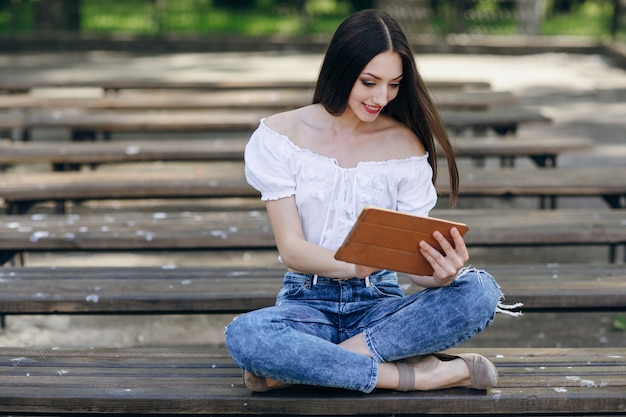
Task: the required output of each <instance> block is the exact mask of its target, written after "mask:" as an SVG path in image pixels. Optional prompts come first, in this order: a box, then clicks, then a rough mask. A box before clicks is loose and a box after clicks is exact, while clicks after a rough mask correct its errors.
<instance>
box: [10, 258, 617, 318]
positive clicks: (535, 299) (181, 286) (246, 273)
mask: <svg viewBox="0 0 626 417" xmlns="http://www.w3.org/2000/svg"><path fill="white" fill-rule="evenodd" d="M487 270H488V272H489V273H491V274H492V275H494V276H495V277H497V279H498V283H499V284H500V286H501V287H502V291H503V292H504V293H505V294H506V299H507V300H511V301H515V302H516V303H517V302H520V303H523V304H524V305H523V308H522V310H523V311H524V313H531V312H559V311H566V312H569V311H595V312H598V311H626V266H625V265H623V264H540V265H539V264H502V265H489V266H488V267H487ZM284 272H285V268H281V267H270V266H268V267H248V268H246V267H239V266H235V267H208V266H206V267H176V266H163V267H105V266H102V267H8V266H7V267H4V268H0V283H1V284H2V291H1V292H0V316H8V315H16V314H240V313H245V312H247V311H251V310H255V309H258V308H263V307H268V306H271V305H273V304H274V302H275V297H276V294H277V292H278V290H279V288H280V285H281V283H282V277H283V274H284ZM400 284H401V286H402V288H403V289H404V291H405V292H406V293H407V294H411V293H413V292H415V291H416V290H418V287H417V286H415V285H413V284H411V283H410V281H409V279H408V277H406V276H405V275H404V274H400Z"/></svg>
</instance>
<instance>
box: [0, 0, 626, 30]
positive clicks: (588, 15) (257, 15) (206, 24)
mask: <svg viewBox="0 0 626 417" xmlns="http://www.w3.org/2000/svg"><path fill="white" fill-rule="evenodd" d="M34 1H35V0H12V6H11V7H12V10H13V13H10V12H9V6H5V7H4V8H2V9H0V32H15V31H21V32H26V31H30V30H32V4H33V2H34ZM265 3H267V4H266V5H265V6H259V7H258V8H257V9H256V10H243V11H240V12H237V13H235V14H233V13H229V12H227V11H225V10H221V9H218V8H216V7H213V5H212V0H168V1H165V2H164V3H163V4H165V7H164V9H163V10H160V9H158V8H156V7H153V6H152V5H153V4H155V3H154V2H151V1H145V0H82V11H81V15H82V22H81V24H82V28H83V31H85V32H91V33H98V32H109V33H111V32H124V33H133V34H156V33H190V34H242V35H257V36H258V35H268V34H281V35H297V34H302V33H322V34H332V33H333V31H334V30H335V29H336V27H337V26H338V25H339V23H340V22H341V21H342V20H343V18H345V16H346V15H348V14H349V13H350V10H349V7H348V6H347V3H345V2H342V1H334V0H316V1H314V2H309V5H310V6H309V9H308V12H309V16H310V18H309V19H308V21H307V22H305V21H304V19H303V18H302V16H300V15H298V14H296V13H294V12H293V11H292V10H289V9H285V8H283V9H274V8H272V7H270V6H268V5H269V4H272V2H265ZM265 3H263V2H259V4H261V5H262V4H265ZM494 7H495V2H491V1H485V2H481V3H480V4H479V5H478V8H477V11H478V12H479V13H478V14H477V16H478V17H476V18H475V19H474V20H472V21H466V22H465V25H466V28H467V32H469V33H479V34H487V35H502V36H506V35H515V34H517V33H518V31H517V23H516V22H515V20H514V19H513V18H512V17H511V15H510V14H500V13H498V12H497V10H496V9H495V8H494ZM611 14H612V9H611V2H609V1H594V0H587V1H586V2H585V3H584V4H583V5H582V6H581V7H578V8H577V9H576V10H574V11H573V12H572V13H570V14H567V15H560V16H547V17H546V20H545V21H544V24H543V27H542V34H543V35H547V36H554V35H581V36H591V37H600V38H606V37H608V36H610V32H609V31H610V21H611ZM450 16H451V14H450V13H449V12H447V13H446V12H443V13H442V15H441V16H433V17H432V19H431V25H432V27H433V32H435V33H440V34H444V33H447V32H449V31H451V30H452V27H453V23H452V21H451V18H450ZM624 32H626V27H625V28H624V29H623V30H622V33H620V35H619V38H620V39H623V38H624V36H625V35H623V33H624Z"/></svg>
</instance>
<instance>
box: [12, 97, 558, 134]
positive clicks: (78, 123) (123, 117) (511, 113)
mask: <svg viewBox="0 0 626 417" xmlns="http://www.w3.org/2000/svg"><path fill="white" fill-rule="evenodd" d="M272 113H274V111H271V110H269V109H254V110H250V109H241V110H234V109H212V110H210V111H207V110H205V111H201V110H151V111H109V110H102V111H84V110H77V109H69V110H68V109H64V110H50V111H37V112H29V113H27V114H25V115H20V114H13V113H3V114H0V129H5V130H6V129H13V130H17V131H22V136H23V137H22V138H21V139H22V140H25V141H26V140H29V139H30V132H31V131H32V130H33V129H44V128H45V129H50V128H54V129H67V130H70V131H71V138H72V139H74V140H79V139H80V140H84V139H93V138H95V137H96V135H97V134H98V133H101V134H103V135H104V136H105V137H110V135H111V133H113V132H181V131H182V132H185V131H186V132H189V131H224V130H226V131H228V130H231V131H232V130H251V129H254V128H255V127H257V126H258V124H259V120H260V119H261V118H263V117H266V116H269V115H270V114H272ZM441 117H442V120H443V122H444V124H445V125H446V127H447V128H448V129H450V130H453V131H455V132H462V131H464V130H474V131H475V133H476V134H485V133H486V132H487V130H488V129H493V130H494V131H495V132H496V133H498V134H501V135H505V134H509V133H515V132H516V131H517V129H518V126H519V125H521V124H529V123H548V122H550V119H549V118H548V117H546V116H544V115H543V114H542V113H541V112H540V111H539V110H537V109H534V108H529V107H523V106H499V107H493V108H488V109H486V110H482V111H470V110H446V111H444V112H441ZM13 139H14V140H19V139H20V138H19V137H15V136H14V137H13Z"/></svg>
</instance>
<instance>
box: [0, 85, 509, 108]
mask: <svg viewBox="0 0 626 417" xmlns="http://www.w3.org/2000/svg"><path fill="white" fill-rule="evenodd" d="M433 96H434V99H435V102H436V104H437V105H438V106H439V107H441V108H455V109H485V108H487V107H489V106H501V105H514V104H519V99H518V98H516V97H515V96H514V95H513V94H512V93H510V92H507V91H491V90H484V91H434V92H433ZM312 97H313V90H312V89H247V90H226V91H218V90H214V91H211V92H201V93H198V92H187V93H183V92H171V91H167V92H162V91H161V92H145V91H142V92H136V91H134V92H130V93H129V92H120V93H118V94H107V95H104V96H101V97H64V96H62V95H61V96H58V97H54V96H38V95H32V94H20V95H16V94H14V95H4V96H2V95H0V109H4V110H12V109H20V110H32V109H42V108H47V109H63V108H78V109H91V110H148V109H219V108H221V109H225V108H239V109H241V108H256V109H260V108H262V109H292V108H296V107H302V106H306V105H307V104H310V103H311V100H312Z"/></svg>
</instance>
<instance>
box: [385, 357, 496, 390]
mask: <svg viewBox="0 0 626 417" xmlns="http://www.w3.org/2000/svg"><path fill="white" fill-rule="evenodd" d="M433 356H435V357H437V358H438V359H440V360H442V361H451V360H454V359H459V358H460V359H463V361H464V362H465V364H466V365H467V368H468V369H469V374H470V381H471V383H470V386H469V388H473V389H479V390H486V389H488V388H492V387H494V386H495V385H496V384H497V383H498V370H497V369H496V367H495V365H494V364H493V363H491V361H489V359H487V358H486V357H484V356H482V355H479V354H477V353H466V354H461V355H458V356H455V355H447V354H444V353H435V354H433ZM411 359H412V358H409V359H407V360H404V361H397V362H394V363H395V365H396V367H397V368H398V374H399V377H400V380H399V382H398V387H397V388H396V390H397V391H413V390H415V373H414V369H413V365H412V364H411Z"/></svg>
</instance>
